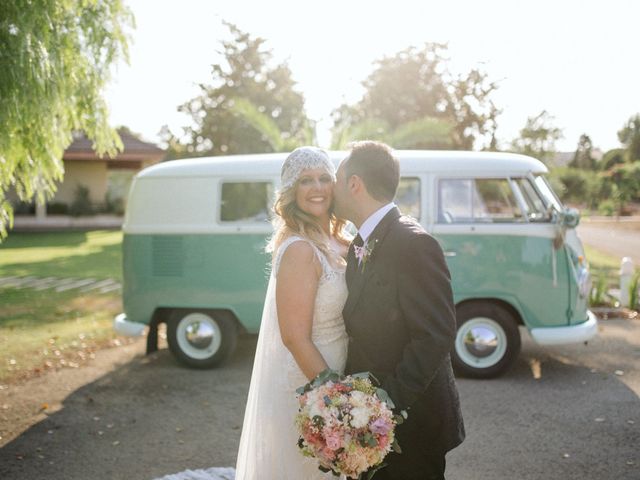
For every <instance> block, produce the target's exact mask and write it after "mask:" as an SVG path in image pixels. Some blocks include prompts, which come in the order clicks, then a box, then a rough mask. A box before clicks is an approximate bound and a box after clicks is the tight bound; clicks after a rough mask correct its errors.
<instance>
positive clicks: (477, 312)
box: [452, 302, 520, 378]
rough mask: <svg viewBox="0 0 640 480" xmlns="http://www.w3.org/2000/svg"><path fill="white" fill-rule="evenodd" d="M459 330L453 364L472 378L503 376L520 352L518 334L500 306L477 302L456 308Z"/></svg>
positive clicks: (508, 314) (460, 372) (512, 319)
mask: <svg viewBox="0 0 640 480" xmlns="http://www.w3.org/2000/svg"><path fill="white" fill-rule="evenodd" d="M456 317H457V323H458V331H457V333H456V342H455V349H454V353H453V358H452V363H453V367H454V368H455V370H456V372H457V373H459V374H461V375H463V376H466V377H472V378H493V377H497V376H499V375H502V374H503V373H504V372H506V371H507V369H508V368H509V367H510V366H511V364H512V363H513V361H514V360H515V359H516V357H517V356H518V353H519V352H520V332H519V331H518V324H517V323H516V320H515V319H514V318H513V316H512V315H511V314H510V313H509V312H508V311H507V310H506V309H504V308H503V307H501V306H499V305H496V304H493V303H489V302H476V303H466V304H463V305H460V306H459V307H458V308H457V309H456Z"/></svg>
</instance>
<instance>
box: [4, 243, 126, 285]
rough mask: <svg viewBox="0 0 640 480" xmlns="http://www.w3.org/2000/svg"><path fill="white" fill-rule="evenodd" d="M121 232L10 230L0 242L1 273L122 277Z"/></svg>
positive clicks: (119, 279)
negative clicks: (29, 231)
mask: <svg viewBox="0 0 640 480" xmlns="http://www.w3.org/2000/svg"><path fill="white" fill-rule="evenodd" d="M121 244H122V232H121V231H106V230H96V231H91V232H60V233H58V232H56V233H10V234H9V238H7V239H6V240H5V241H4V242H3V243H2V244H0V277H7V276H14V275H15V276H26V275H33V276H37V277H83V278H113V279H116V280H118V281H121V279H122V252H121Z"/></svg>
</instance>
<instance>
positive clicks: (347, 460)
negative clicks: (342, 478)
mask: <svg viewBox="0 0 640 480" xmlns="http://www.w3.org/2000/svg"><path fill="white" fill-rule="evenodd" d="M372 378H373V376H372V375H371V374H369V373H359V374H354V375H348V376H341V375H340V374H338V373H336V372H334V371H331V370H325V371H324V372H322V373H321V374H320V375H318V376H317V377H316V378H315V379H314V380H313V381H311V382H309V383H308V384H307V385H305V386H303V387H300V388H299V389H298V394H299V396H298V400H299V403H300V408H299V410H298V414H297V415H296V419H295V423H296V427H297V429H298V432H299V433H300V438H299V440H298V447H299V448H300V450H301V452H302V454H303V455H305V456H309V457H314V458H316V459H317V460H318V463H319V466H318V468H319V469H320V470H322V471H323V472H333V473H334V474H335V475H340V474H344V475H346V476H348V477H349V478H362V474H364V473H365V472H367V478H371V477H372V476H373V473H374V472H375V471H376V470H377V469H379V468H381V467H383V466H384V463H383V460H384V458H385V456H386V455H387V454H388V453H389V452H390V451H392V450H393V451H395V452H398V453H400V446H399V445H398V442H397V441H396V439H395V435H394V431H395V427H396V425H397V424H399V423H402V421H403V420H404V418H405V417H406V413H405V412H401V415H394V413H393V412H392V410H391V409H392V408H393V403H392V402H391V399H390V398H389V396H388V394H387V393H386V392H385V391H384V390H382V389H381V388H378V387H376V386H375V385H374V383H373V381H372Z"/></svg>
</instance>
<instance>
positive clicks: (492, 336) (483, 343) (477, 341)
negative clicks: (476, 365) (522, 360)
mask: <svg viewBox="0 0 640 480" xmlns="http://www.w3.org/2000/svg"><path fill="white" fill-rule="evenodd" d="M464 346H465V348H466V349H467V351H468V352H469V353H470V354H471V355H473V356H475V357H479V358H485V357H488V356H489V355H491V354H493V353H494V352H495V351H496V349H497V348H498V336H497V335H496V333H495V332H494V331H493V330H491V329H490V328H487V327H486V326H484V325H479V326H477V327H473V328H471V329H469V331H468V332H467V333H466V335H465V336H464Z"/></svg>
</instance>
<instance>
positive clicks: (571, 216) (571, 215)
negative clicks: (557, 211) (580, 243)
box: [560, 208, 580, 228]
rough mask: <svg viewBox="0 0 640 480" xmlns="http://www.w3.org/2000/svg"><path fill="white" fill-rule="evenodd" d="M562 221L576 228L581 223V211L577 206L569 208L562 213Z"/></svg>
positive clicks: (566, 225)
mask: <svg viewBox="0 0 640 480" xmlns="http://www.w3.org/2000/svg"><path fill="white" fill-rule="evenodd" d="M560 222H561V223H562V225H563V226H565V227H567V228H576V227H577V226H578V224H579V223H580V212H579V211H578V210H576V209H575V208H567V209H566V210H565V211H563V212H562V214H561V215H560Z"/></svg>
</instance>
